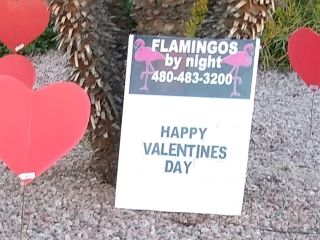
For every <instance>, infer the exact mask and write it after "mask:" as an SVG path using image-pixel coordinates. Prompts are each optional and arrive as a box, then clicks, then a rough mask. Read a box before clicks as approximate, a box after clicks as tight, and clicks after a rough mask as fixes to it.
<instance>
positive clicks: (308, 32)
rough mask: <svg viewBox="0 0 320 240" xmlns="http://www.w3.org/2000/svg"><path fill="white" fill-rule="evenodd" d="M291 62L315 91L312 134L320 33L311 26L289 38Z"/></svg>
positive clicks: (319, 71) (318, 79) (319, 73)
mask: <svg viewBox="0 0 320 240" xmlns="http://www.w3.org/2000/svg"><path fill="white" fill-rule="evenodd" d="M288 55H289V60H290V64H291V66H292V68H293V70H294V71H295V72H297V73H298V75H299V76H300V77H301V79H302V80H303V81H304V82H305V84H306V85H307V86H308V87H309V88H310V89H311V90H312V91H313V95H312V104H311V115H310V134H309V136H311V134H312V121H313V106H314V94H315V92H316V91H317V90H318V89H319V87H320V57H319V56H320V35H319V34H317V33H316V32H314V31H313V30H312V29H310V28H300V29H298V30H296V31H295V32H293V33H292V35H291V36H290V38H289V40H288Z"/></svg>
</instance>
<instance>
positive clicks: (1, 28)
mask: <svg viewBox="0 0 320 240" xmlns="http://www.w3.org/2000/svg"><path fill="white" fill-rule="evenodd" d="M49 18H50V12H49V8H48V5H47V4H46V2H45V1H44V0H1V14H0V41H1V42H3V43H4V44H5V45H6V46H7V47H8V48H9V49H11V50H12V51H14V52H17V51H19V50H20V49H21V48H23V47H24V46H26V45H28V44H29V43H30V42H32V41H33V40H34V39H36V38H37V37H38V36H40V35H41V34H42V33H43V32H44V30H45V29H46V27H47V26H48V23H49Z"/></svg>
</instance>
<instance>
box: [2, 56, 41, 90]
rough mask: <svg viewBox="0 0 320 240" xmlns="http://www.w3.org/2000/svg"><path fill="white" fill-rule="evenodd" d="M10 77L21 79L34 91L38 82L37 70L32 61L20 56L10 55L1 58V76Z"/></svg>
mask: <svg viewBox="0 0 320 240" xmlns="http://www.w3.org/2000/svg"><path fill="white" fill-rule="evenodd" d="M1 75H8V76H11V77H14V78H16V79H19V80H20V81H22V82H23V83H24V84H25V85H26V86H27V87H29V88H30V89H32V87H33V84H34V82H35V80H36V70H35V69H34V67H33V64H32V63H31V62H30V60H29V59H28V58H26V57H24V56H22V55H19V54H9V55H7V56H5V57H2V58H0V76H1Z"/></svg>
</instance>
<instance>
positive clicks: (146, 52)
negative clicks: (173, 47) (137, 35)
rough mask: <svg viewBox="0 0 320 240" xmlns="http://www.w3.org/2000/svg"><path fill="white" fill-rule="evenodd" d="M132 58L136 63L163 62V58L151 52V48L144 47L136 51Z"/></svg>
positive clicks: (157, 53) (159, 54)
mask: <svg viewBox="0 0 320 240" xmlns="http://www.w3.org/2000/svg"><path fill="white" fill-rule="evenodd" d="M134 58H135V60H136V61H145V62H152V61H155V60H163V59H165V57H164V56H163V55H162V54H161V53H159V52H156V51H152V49H151V48H148V47H144V48H142V49H139V50H137V51H136V53H135V55H134Z"/></svg>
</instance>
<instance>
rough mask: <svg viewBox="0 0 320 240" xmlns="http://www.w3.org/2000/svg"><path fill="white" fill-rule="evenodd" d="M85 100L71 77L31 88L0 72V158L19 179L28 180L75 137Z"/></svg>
mask: <svg viewBox="0 0 320 240" xmlns="http://www.w3.org/2000/svg"><path fill="white" fill-rule="evenodd" d="M17 96H18V97H17ZM90 106H91V105H90V100H89V97H88V95H87V94H86V92H85V91H84V90H83V89H82V88H81V87H79V86H78V85H76V84H75V83H70V82H64V83H57V84H53V85H49V86H47V87H45V88H43V89H40V90H37V91H32V90H31V89H29V88H28V87H26V86H25V85H24V84H23V83H21V82H20V81H19V80H17V79H15V78H13V77H10V76H0V112H1V117H0V159H2V160H3V161H4V163H5V164H6V165H7V166H8V167H9V168H10V169H11V170H12V171H13V172H14V173H16V174H17V175H18V176H19V177H20V179H21V181H22V183H23V184H28V183H30V182H31V181H32V180H33V179H34V178H35V177H38V176H39V175H41V174H42V173H43V172H44V171H46V170H47V169H48V168H49V167H51V166H52V165H53V164H54V163H55V162H56V161H58V160H59V158H61V157H62V156H63V155H64V154H66V153H67V152H68V151H69V150H70V149H72V148H73V147H74V146H75V145H76V144H77V143H78V142H79V141H80V139H81V138H82V136H83V135H84V133H85V131H86V129H87V125H88V121H89V116H90Z"/></svg>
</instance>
